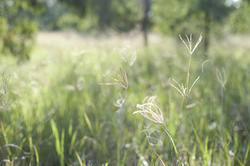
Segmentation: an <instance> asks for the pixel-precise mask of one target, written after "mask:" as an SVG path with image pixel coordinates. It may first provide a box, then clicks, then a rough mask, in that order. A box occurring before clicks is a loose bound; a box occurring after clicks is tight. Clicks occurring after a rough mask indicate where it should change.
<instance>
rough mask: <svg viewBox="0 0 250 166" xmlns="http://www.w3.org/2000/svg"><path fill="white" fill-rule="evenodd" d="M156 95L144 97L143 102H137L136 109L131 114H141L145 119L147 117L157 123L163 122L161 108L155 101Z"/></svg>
mask: <svg viewBox="0 0 250 166" xmlns="http://www.w3.org/2000/svg"><path fill="white" fill-rule="evenodd" d="M155 99H156V96H151V97H146V98H145V99H144V100H143V104H137V105H136V108H137V109H138V110H137V111H135V112H134V113H133V114H141V115H142V116H143V117H144V118H145V119H148V120H150V121H152V122H154V123H157V124H164V118H163V114H162V111H161V108H160V107H159V105H158V104H157V103H156V101H155Z"/></svg>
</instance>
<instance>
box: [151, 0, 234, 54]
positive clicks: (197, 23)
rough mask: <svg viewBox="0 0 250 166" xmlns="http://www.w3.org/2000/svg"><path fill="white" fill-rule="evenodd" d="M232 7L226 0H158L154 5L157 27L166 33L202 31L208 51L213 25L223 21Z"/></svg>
mask: <svg viewBox="0 0 250 166" xmlns="http://www.w3.org/2000/svg"><path fill="white" fill-rule="evenodd" d="M231 9H232V7H231V6H228V5H226V0H179V1H176V0H158V1H155V7H154V17H155V23H156V29H158V30H160V31H162V32H165V33H168V32H175V33H186V32H187V33H190V32H193V33H194V32H196V33H197V32H198V31H201V32H203V36H204V51H205V52H206V53H207V52H208V48H209V43H210V42H209V41H210V33H211V31H212V27H213V26H214V25H216V24H219V23H221V22H222V21H223V19H224V18H226V17H227V16H228V15H229V13H230V11H231Z"/></svg>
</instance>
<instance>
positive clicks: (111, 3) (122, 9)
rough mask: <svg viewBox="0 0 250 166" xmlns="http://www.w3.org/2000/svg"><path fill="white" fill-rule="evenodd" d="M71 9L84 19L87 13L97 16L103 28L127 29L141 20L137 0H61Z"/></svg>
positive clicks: (99, 24)
mask: <svg viewBox="0 0 250 166" xmlns="http://www.w3.org/2000/svg"><path fill="white" fill-rule="evenodd" d="M60 1H61V2H62V3H64V4H65V5H67V6H70V8H71V11H73V12H75V13H76V14H78V15H80V16H81V17H82V18H83V19H84V17H85V16H86V15H93V16H94V17H97V20H98V21H97V22H98V26H99V28H100V29H101V30H103V29H105V28H106V27H112V28H115V29H118V30H122V31H127V30H130V29H132V28H133V27H134V26H135V25H136V22H137V21H138V20H139V19H138V18H139V17H138V16H139V14H138V8H137V5H136V3H137V0H126V1H124V0H60Z"/></svg>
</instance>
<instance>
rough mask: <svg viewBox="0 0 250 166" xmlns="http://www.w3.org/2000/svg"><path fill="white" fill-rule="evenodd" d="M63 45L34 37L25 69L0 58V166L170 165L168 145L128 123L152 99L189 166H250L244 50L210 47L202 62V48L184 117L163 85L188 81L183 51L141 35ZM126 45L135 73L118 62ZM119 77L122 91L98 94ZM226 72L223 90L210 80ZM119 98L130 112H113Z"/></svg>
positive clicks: (149, 128)
mask: <svg viewBox="0 0 250 166" xmlns="http://www.w3.org/2000/svg"><path fill="white" fill-rule="evenodd" d="M67 35H69V34H53V33H51V34H50V33H49V34H47V33H43V34H40V35H39V37H38V43H37V46H36V48H35V49H34V51H33V55H32V58H31V60H30V61H29V62H26V63H24V64H19V65H15V60H14V59H12V58H8V57H7V58H2V64H1V72H2V73H4V74H2V76H1V77H2V78H1V91H0V92H1V96H0V97H1V110H0V162H1V163H0V165H28V164H31V165H55V166H57V165H61V166H62V165H72V166H74V165H105V166H107V165H108V166H111V165H115V166H123V165H147V164H148V165H150V166H151V165H161V161H160V160H159V158H161V159H162V160H163V161H164V162H165V164H166V165H176V162H177V160H178V157H177V156H176V154H175V150H174V148H173V147H172V145H171V142H170V140H169V139H168V138H167V137H165V136H164V135H162V133H161V132H158V131H160V129H158V128H157V127H154V126H153V125H152V124H151V123H150V122H148V121H146V120H144V119H143V118H142V117H140V116H135V115H133V112H134V111H136V105H137V104H139V103H141V102H142V100H143V99H144V97H146V96H151V95H156V96H157V101H158V102H159V105H160V106H161V109H162V112H163V115H164V119H165V121H164V123H165V126H166V127H167V128H168V130H169V132H170V133H171V135H172V137H173V138H174V140H175V143H176V148H177V149H178V151H179V153H180V154H181V156H182V158H183V160H184V161H185V162H186V165H198V166H199V165H200V166H205V165H207V166H209V165H222V166H223V165H224V166H228V165H231V166H233V165H236V166H238V165H239V166H243V165H246V166H247V165H249V163H250V159H249V153H248V152H249V150H250V143H249V140H250V139H249V128H250V126H249V118H250V109H249V108H250V83H249V82H250V75H249V71H250V56H249V47H247V46H244V45H243V46H242V45H240V44H239V45H236V44H232V42H230V40H223V41H220V42H218V41H217V40H215V41H213V43H215V44H214V45H212V48H211V50H210V56H209V57H207V58H205V57H204V56H203V55H202V53H201V51H200V50H201V48H198V50H197V52H196V53H195V55H194V56H193V59H192V65H191V68H190V76H191V77H190V79H191V80H194V79H195V78H196V77H197V76H198V75H199V76H200V79H199V81H198V83H197V84H196V85H195V88H193V90H192V93H191V96H190V97H189V98H188V99H187V100H186V102H187V103H186V104H192V105H195V106H194V107H191V108H185V109H183V108H182V106H181V96H180V95H179V94H177V93H176V90H175V89H173V88H172V87H171V86H170V85H169V78H174V79H176V80H178V81H180V82H184V81H185V79H186V63H187V56H186V52H185V48H184V47H183V46H182V45H181V43H176V42H175V40H173V39H172V38H163V37H159V36H157V35H155V36H153V37H152V38H151V39H152V40H151V45H150V46H149V48H144V47H143V46H142V45H141V44H140V43H141V42H140V38H139V37H138V36H137V35H131V36H130V37H129V38H126V37H124V36H113V37H111V38H108V37H105V36H103V37H96V38H94V37H90V36H89V37H88V36H85V37H84V38H80V37H77V36H75V35H72V34H70V35H69V36H67ZM244 40H246V41H247V39H244ZM249 40H250V39H248V42H249ZM127 41H131V43H130V46H131V47H129V48H128V49H127V50H126V54H125V55H130V54H133V52H134V51H135V50H136V51H137V59H136V61H135V63H134V64H133V65H132V66H129V65H127V64H126V63H124V62H123V61H122V58H121V54H123V53H121V50H122V49H123V48H124V47H125V46H126V45H127V43H128V42H127ZM207 59H208V61H206V60H207ZM204 61H206V63H203V62H204ZM120 67H122V68H123V69H124V70H125V71H126V73H127V77H128V83H129V87H128V89H127V90H123V89H122V88H120V87H118V86H104V85H100V84H101V83H109V82H112V80H111V78H110V75H112V74H114V72H118V71H119V69H120ZM222 68H224V70H225V73H226V77H227V83H226V84H225V88H224V89H222V87H221V85H220V83H219V82H218V78H217V76H216V69H219V70H220V71H222ZM217 75H218V74H217ZM5 89H6V93H5V91H4V90H5ZM222 90H223V96H222V93H221V92H222ZM121 96H123V97H125V99H126V102H125V104H124V106H123V107H122V110H119V111H118V109H119V108H117V107H116V106H115V103H116V101H117V100H118V99H119V98H121ZM221 119H223V120H221ZM147 133H148V134H149V133H150V136H151V137H147V135H148V134H147ZM151 145H153V147H152V146H151ZM158 155H159V156H158Z"/></svg>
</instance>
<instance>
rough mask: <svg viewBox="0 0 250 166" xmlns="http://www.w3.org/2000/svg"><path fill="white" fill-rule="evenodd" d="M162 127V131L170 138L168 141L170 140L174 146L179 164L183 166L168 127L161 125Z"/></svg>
mask: <svg viewBox="0 0 250 166" xmlns="http://www.w3.org/2000/svg"><path fill="white" fill-rule="evenodd" d="M162 128H163V130H164V132H165V133H166V134H167V136H168V137H169V139H170V141H171V143H172V145H173V147H174V151H175V154H176V156H177V157H178V158H179V159H180V161H181V164H182V165H183V166H184V162H183V159H182V157H181V155H180V153H179V152H178V150H177V147H176V145H175V142H174V139H173V138H172V136H171V134H170V133H169V131H168V129H167V128H166V127H165V126H164V125H162Z"/></svg>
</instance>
